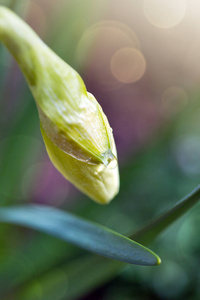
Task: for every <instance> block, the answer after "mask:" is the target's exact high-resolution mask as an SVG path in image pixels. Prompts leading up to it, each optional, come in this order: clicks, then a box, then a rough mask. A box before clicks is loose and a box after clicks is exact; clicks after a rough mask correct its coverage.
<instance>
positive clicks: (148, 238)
mask: <svg viewBox="0 0 200 300" xmlns="http://www.w3.org/2000/svg"><path fill="white" fill-rule="evenodd" d="M199 200H200V185H198V186H197V187H196V188H195V189H194V190H193V191H192V192H191V193H190V194H188V195H187V196H186V197H185V198H183V199H182V200H181V201H179V202H178V203H177V204H176V205H175V206H173V207H172V208H171V209H169V210H168V211H166V212H165V213H163V214H162V215H160V216H158V217H157V218H154V219H153V220H151V221H150V222H148V223H147V224H146V225H145V226H144V227H142V228H141V229H139V230H138V231H137V232H135V233H134V234H132V235H131V238H133V239H134V240H136V241H138V242H140V243H142V244H145V245H146V244H149V243H151V242H153V240H154V239H155V238H156V237H157V236H158V235H159V234H160V233H161V232H162V231H163V230H165V229H166V228H167V227H168V226H170V225H171V224H172V223H173V222H175V221H176V220H178V219H179V218H180V217H181V216H182V215H184V214H185V213H186V212H187V211H188V210H189V209H190V208H192V207H193V206H194V205H195V204H196V203H197V202H198V201H199Z"/></svg>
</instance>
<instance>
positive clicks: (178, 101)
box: [162, 86, 188, 113]
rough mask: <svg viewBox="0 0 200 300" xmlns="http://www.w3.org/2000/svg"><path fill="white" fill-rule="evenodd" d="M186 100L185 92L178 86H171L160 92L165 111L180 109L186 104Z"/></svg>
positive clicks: (174, 111) (173, 111)
mask: <svg viewBox="0 0 200 300" xmlns="http://www.w3.org/2000/svg"><path fill="white" fill-rule="evenodd" d="M187 102H188V97H187V94H186V92H185V91H184V90H183V89H182V88H180V87H178V86H171V87H169V88H167V89H166V90H165V91H164V93H163V94H162V105H163V108H164V109H165V110H166V112H167V113H176V112H178V111H180V110H181V109H183V108H184V107H185V106H186V105H187Z"/></svg>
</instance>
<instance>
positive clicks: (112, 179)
mask: <svg viewBox="0 0 200 300" xmlns="http://www.w3.org/2000/svg"><path fill="white" fill-rule="evenodd" d="M0 40H1V41H2V42H3V43H4V45H5V46H6V47H7V48H8V50H9V51H10V52H11V54H12V55H13V56H14V58H15V59H16V61H17V62H18V64H19V66H20V68H21V70H22V72H23V74H24V75H25V78H26V80H27V82H28V85H29V87H30V89H31V91H32V94H33V96H34V98H35V101H36V105H37V108H38V112H39V117H40V121H41V132H42V135H43V138H44V142H45V145H46V148H47V152H48V154H49V157H50V159H51V161H52V163H53V164H54V165H55V167H56V168H57V169H58V170H59V171H60V172H61V173H62V175H63V176H64V177H65V178H67V179H68V180H69V181H70V182H72V183H73V184H74V185H75V186H76V187H77V188H79V189H80V190H81V191H82V192H84V193H85V194H87V195H88V196H89V197H91V198H92V199H94V200H95V201H97V202H99V203H108V202H109V201H110V200H111V199H112V198H113V197H114V196H115V195H116V194H117V193H118V190H119V173H118V164H117V158H116V157H117V153H116V148H115V142H114V139H113V134H112V129H111V128H110V126H109V123H108V120H107V118H106V116H105V114H104V113H103V111H102V108H101V107H100V105H99V104H98V102H97V101H96V99H95V98H94V96H93V95H92V94H90V93H88V92H87V90H86V87H85V85H84V82H83V81H82V79H81V77H80V76H79V74H78V73H77V72H76V71H75V70H74V69H73V68H71V67H70V66H69V65H68V64H66V63H65V62H64V61H63V60H62V59H60V58H59V57H58V56H57V55H56V54H55V53H54V52H53V51H52V50H50V49H49V48H48V47H47V45H46V44H44V43H43V42H42V41H41V40H40V38H39V37H38V36H37V35H36V33H35V32H34V31H33V30H32V29H31V28H30V27H29V26H28V25H27V24H25V23H24V22H23V21H22V20H21V19H20V18H19V17H17V16H16V15H15V14H14V13H13V12H11V11H10V10H9V9H7V8H5V7H2V6H0Z"/></svg>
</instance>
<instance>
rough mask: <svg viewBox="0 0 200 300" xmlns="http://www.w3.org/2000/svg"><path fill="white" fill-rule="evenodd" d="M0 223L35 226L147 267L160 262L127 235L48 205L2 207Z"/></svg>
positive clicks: (108, 255)
mask: <svg viewBox="0 0 200 300" xmlns="http://www.w3.org/2000/svg"><path fill="white" fill-rule="evenodd" d="M0 222H6V223H14V224H19V225H24V226H27V227H29V228H33V229H37V230H39V231H42V232H45V233H49V234H51V235H53V236H55V237H57V238H60V239H63V240H66V241H68V242H71V243H73V244H75V245H78V246H80V247H82V248H84V249H87V250H89V251H92V252H94V253H97V254H99V255H102V256H105V257H108V258H112V259H115V260H119V261H123V262H126V263H131V264H138V265H149V266H151V265H157V264H159V263H160V262H161V261H160V258H159V257H158V256H157V255H156V254H155V253H153V252H152V251H151V250H149V249H147V248H145V247H144V246H142V245H140V244H138V243H136V242H134V241H132V240H130V239H128V238H127V237H125V236H123V235H120V234H118V233H117V232H114V231H112V230H110V229H108V228H106V227H103V226H101V225H97V224H94V223H91V222H88V221H85V220H83V219H81V218H78V217H76V216H73V215H71V214H69V213H66V212H62V211H60V210H58V209H55V208H52V207H47V206H40V205H33V206H18V207H17V206H16V207H9V208H2V209H1V211H0Z"/></svg>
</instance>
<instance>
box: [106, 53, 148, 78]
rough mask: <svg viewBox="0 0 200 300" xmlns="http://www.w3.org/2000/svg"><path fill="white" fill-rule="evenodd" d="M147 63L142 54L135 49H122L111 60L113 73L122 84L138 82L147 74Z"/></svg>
mask: <svg viewBox="0 0 200 300" xmlns="http://www.w3.org/2000/svg"><path fill="white" fill-rule="evenodd" d="M145 69H146V62H145V59H144V56H143V55H142V53H141V52H140V51H138V50H136V49H134V48H122V49H120V50H118V51H117V52H116V53H115V54H114V55H113V57H112V59H111V71H112V74H113V76H114V77H115V78H116V79H117V80H118V81H120V82H123V83H132V82H136V81H138V80H139V79H140V78H141V77H142V76H143V75H144V73H145Z"/></svg>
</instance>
